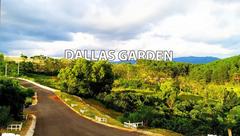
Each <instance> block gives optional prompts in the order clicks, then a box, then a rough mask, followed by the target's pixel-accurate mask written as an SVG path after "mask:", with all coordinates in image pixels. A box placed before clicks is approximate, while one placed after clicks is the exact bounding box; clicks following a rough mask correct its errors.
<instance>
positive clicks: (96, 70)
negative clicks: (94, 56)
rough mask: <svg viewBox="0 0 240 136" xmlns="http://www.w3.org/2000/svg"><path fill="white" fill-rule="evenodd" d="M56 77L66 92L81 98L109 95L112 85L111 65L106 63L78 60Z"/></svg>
mask: <svg viewBox="0 0 240 136" xmlns="http://www.w3.org/2000/svg"><path fill="white" fill-rule="evenodd" d="M58 77H59V78H60V82H61V84H62V87H63V88H64V89H67V92H69V93H72V94H76V95H81V96H96V95H97V94H99V93H101V92H107V93H109V92H110V90H111V89H112V84H113V73H112V68H111V64H110V63H109V62H106V61H98V62H92V61H88V60H86V59H78V60H76V61H75V64H74V65H73V66H68V67H66V68H65V69H62V70H60V73H59V75H58Z"/></svg>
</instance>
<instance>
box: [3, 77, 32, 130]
mask: <svg viewBox="0 0 240 136" xmlns="http://www.w3.org/2000/svg"><path fill="white" fill-rule="evenodd" d="M33 95H34V92H33V90H31V89H24V88H22V87H20V85H19V84H18V82H17V81H16V80H13V79H9V78H6V77H0V113H1V114H0V127H4V126H6V125H7V123H8V122H9V121H10V120H11V119H15V120H19V119H21V115H22V112H23V108H24V106H26V103H25V102H26V99H27V98H31V97H32V96H33Z"/></svg>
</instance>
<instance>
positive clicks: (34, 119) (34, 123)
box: [25, 114, 37, 136]
mask: <svg viewBox="0 0 240 136" xmlns="http://www.w3.org/2000/svg"><path fill="white" fill-rule="evenodd" d="M31 116H32V123H31V126H30V128H29V129H28V131H27V134H26V135H25V136H33V134H34V130H35V127H36V122H37V118H36V116H35V115H33V114H31Z"/></svg>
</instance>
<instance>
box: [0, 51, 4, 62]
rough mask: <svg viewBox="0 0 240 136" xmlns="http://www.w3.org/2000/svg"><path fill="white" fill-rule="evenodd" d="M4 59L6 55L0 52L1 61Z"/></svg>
mask: <svg viewBox="0 0 240 136" xmlns="http://www.w3.org/2000/svg"><path fill="white" fill-rule="evenodd" d="M3 61H4V55H3V54H2V53H0V62H3Z"/></svg>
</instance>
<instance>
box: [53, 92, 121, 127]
mask: <svg viewBox="0 0 240 136" xmlns="http://www.w3.org/2000/svg"><path fill="white" fill-rule="evenodd" d="M56 94H57V95H58V96H59V97H60V98H61V99H62V100H63V101H65V103H67V104H68V105H69V106H71V104H76V105H77V106H74V107H73V108H74V109H75V110H76V111H77V112H78V113H79V114H82V115H84V116H87V117H89V118H92V119H95V116H98V117H101V118H106V119H107V123H108V124H111V125H115V126H121V127H122V126H123V125H122V123H121V122H119V121H118V120H116V119H115V118H112V117H111V116H109V115H112V114H110V113H114V114H113V115H117V114H118V113H116V112H114V111H111V112H110V110H108V109H103V108H102V106H100V105H99V104H97V103H96V102H94V103H91V105H90V104H88V103H90V102H93V101H92V100H88V101H87V102H85V101H84V100H82V99H81V98H79V97H77V96H74V95H70V94H67V93H64V92H60V91H57V92H56ZM92 105H95V106H96V107H97V108H95V107H93V106H92ZM98 109H101V111H99V110H98ZM80 110H85V112H84V113H81V112H80Z"/></svg>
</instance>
